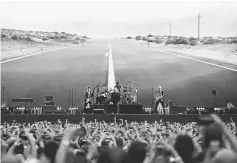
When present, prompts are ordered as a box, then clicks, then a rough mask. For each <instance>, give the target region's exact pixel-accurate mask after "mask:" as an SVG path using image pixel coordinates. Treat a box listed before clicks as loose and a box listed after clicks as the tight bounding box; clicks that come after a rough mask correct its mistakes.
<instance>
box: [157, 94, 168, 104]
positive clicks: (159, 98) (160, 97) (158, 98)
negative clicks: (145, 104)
mask: <svg viewBox="0 0 237 163" xmlns="http://www.w3.org/2000/svg"><path fill="white" fill-rule="evenodd" d="M167 95H168V93H166V94H165V95H163V96H159V97H156V99H155V102H157V101H159V100H161V99H163V98H164V97H165V96H167Z"/></svg>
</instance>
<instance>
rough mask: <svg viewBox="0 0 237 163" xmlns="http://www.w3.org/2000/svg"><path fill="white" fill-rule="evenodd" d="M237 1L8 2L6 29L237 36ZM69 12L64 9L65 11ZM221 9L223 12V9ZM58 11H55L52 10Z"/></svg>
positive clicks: (112, 34)
mask: <svg viewBox="0 0 237 163" xmlns="http://www.w3.org/2000/svg"><path fill="white" fill-rule="evenodd" d="M236 8H237V2H94V3H92V2H2V3H1V15H2V16H1V24H2V25H1V28H7V29H17V30H32V31H52V32H53V31H57V32H67V33H76V34H78V35H82V36H83V35H86V36H89V37H95V36H96V37H100V38H101V37H103V38H113V37H127V36H131V37H135V36H147V35H148V34H152V35H157V28H158V35H161V36H164V35H167V36H169V23H170V21H171V23H172V28H171V29H172V36H184V37H197V17H196V16H197V13H200V14H201V16H202V17H201V30H200V33H201V36H200V37H235V36H237V30H236V29H237V17H236V15H237V10H236ZM63 11H64V12H63ZM220 11H221V12H220ZM52 13H53V14H52Z"/></svg>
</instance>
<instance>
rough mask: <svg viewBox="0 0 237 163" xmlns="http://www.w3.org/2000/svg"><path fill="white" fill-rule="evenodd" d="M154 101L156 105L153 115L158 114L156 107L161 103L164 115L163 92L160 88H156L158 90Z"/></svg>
mask: <svg viewBox="0 0 237 163" xmlns="http://www.w3.org/2000/svg"><path fill="white" fill-rule="evenodd" d="M155 97H156V101H155V103H156V106H155V113H156V114H158V110H157V107H158V105H159V104H160V103H161V105H162V108H163V112H164V114H165V104H164V98H163V97H164V91H162V88H161V86H158V88H157V92H156V96H155Z"/></svg>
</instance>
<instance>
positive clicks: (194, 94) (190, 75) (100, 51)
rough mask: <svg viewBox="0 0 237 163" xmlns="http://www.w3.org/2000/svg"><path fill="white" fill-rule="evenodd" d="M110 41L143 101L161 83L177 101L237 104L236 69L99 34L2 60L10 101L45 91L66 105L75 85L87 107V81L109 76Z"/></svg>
mask: <svg viewBox="0 0 237 163" xmlns="http://www.w3.org/2000/svg"><path fill="white" fill-rule="evenodd" d="M108 41H109V42H110V43H111V46H112V53H113V60H114V67H115V75H116V80H117V81H119V82H120V83H121V85H124V84H127V83H128V82H129V81H131V82H133V83H136V84H138V85H139V102H140V103H141V104H144V106H149V105H151V103H152V86H154V88H156V87H157V86H159V85H162V87H163V90H164V91H165V92H167V93H169V95H168V96H167V97H166V98H165V102H167V101H168V100H172V102H173V104H174V105H181V106H189V107H192V106H194V105H196V106H200V107H202V106H213V104H214V96H213V95H212V93H211V91H212V90H213V89H216V91H217V101H216V104H217V106H219V107H221V106H225V102H226V100H229V101H231V102H232V103H233V104H234V105H235V106H237V72H234V71H230V70H226V69H223V68H219V67H215V66H212V65H208V64H204V63H200V62H196V61H193V60H189V59H186V58H180V57H176V56H173V55H169V54H166V53H162V52H158V51H154V50H152V49H150V48H149V47H146V46H142V45H140V44H136V43H134V42H130V41H127V40H115V39H111V40H106V39H94V40H91V41H90V42H89V43H87V44H85V45H84V46H78V47H73V48H68V49H63V50H59V51H52V52H48V53H45V54H41V55H35V56H32V57H27V58H23V59H19V60H15V61H12V62H7V63H4V64H2V65H1V72H2V86H4V87H5V96H6V99H7V101H8V103H11V99H12V98H20V97H32V98H35V104H36V105H38V106H40V105H42V104H43V100H44V95H53V96H54V97H55V100H56V103H57V104H58V105H60V106H62V107H66V106H68V104H69V98H68V96H69V91H71V89H72V88H73V89H74V95H75V102H76V105H77V106H79V107H82V106H83V98H84V92H85V90H86V87H87V86H92V85H96V84H97V83H99V82H104V81H105V76H106V68H107V66H106V57H105V53H106V52H107V50H108V45H107V43H108Z"/></svg>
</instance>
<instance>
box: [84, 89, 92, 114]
mask: <svg viewBox="0 0 237 163" xmlns="http://www.w3.org/2000/svg"><path fill="white" fill-rule="evenodd" d="M93 97H94V92H93V91H91V88H90V87H88V88H87V91H86V93H85V100H84V112H86V113H91V112H92V99H93Z"/></svg>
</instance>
